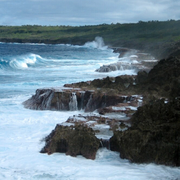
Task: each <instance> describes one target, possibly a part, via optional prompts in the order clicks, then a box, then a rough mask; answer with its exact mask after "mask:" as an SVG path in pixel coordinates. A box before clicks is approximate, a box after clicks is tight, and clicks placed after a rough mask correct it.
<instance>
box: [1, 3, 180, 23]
mask: <svg viewBox="0 0 180 180" xmlns="http://www.w3.org/2000/svg"><path fill="white" fill-rule="evenodd" d="M170 19H174V20H178V19H180V1H179V0H0V25H26V24H32V25H34V24H36V25H73V26H79V25H95V24H103V23H107V24H110V23H130V22H135V23H136V22H138V21H140V20H141V21H151V20H159V21H164V20H170Z"/></svg>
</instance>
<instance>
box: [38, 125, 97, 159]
mask: <svg viewBox="0 0 180 180" xmlns="http://www.w3.org/2000/svg"><path fill="white" fill-rule="evenodd" d="M45 142H46V144H45V146H44V148H43V149H42V150H41V153H48V154H52V153H55V152H60V153H66V154H67V155H71V156H77V155H82V156H84V157H85V158H87V159H95V157H96V152H97V150H98V148H99V147H100V141H99V140H98V139H97V138H96V136H95V133H94V131H93V130H92V129H91V128H89V127H87V126H84V125H75V126H62V125H56V127H55V129H54V130H53V131H52V132H51V133H50V134H49V135H48V136H47V137H46V138H45Z"/></svg>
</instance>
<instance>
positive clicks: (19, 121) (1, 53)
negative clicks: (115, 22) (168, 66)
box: [0, 38, 180, 180]
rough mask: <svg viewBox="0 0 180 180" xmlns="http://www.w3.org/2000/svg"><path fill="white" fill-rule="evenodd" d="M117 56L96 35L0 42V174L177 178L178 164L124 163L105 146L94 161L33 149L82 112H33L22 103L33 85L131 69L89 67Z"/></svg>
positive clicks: (43, 178)
mask: <svg viewBox="0 0 180 180" xmlns="http://www.w3.org/2000/svg"><path fill="white" fill-rule="evenodd" d="M118 55H119V54H116V53H113V51H112V49H109V48H108V47H106V46H105V45H104V44H103V42H102V39H101V38H99V39H96V40H95V41H93V42H88V43H86V44H85V45H83V46H73V45H70V44H57V45H50V44H49V45H47V44H28V43H27V44H18V43H0V179H2V180H3V179H7V180H50V179H53V180H81V179H82V180H105V179H107V180H129V179H130V180H154V179H159V180H179V179H180V168H175V167H169V166H162V165H155V164H153V163H151V164H135V163H130V162H129V161H128V160H124V159H120V157H119V153H116V152H112V151H110V150H107V149H105V148H102V149H99V150H98V152H97V155H96V159H95V160H87V159H85V158H84V157H82V156H78V157H71V156H66V155H65V154H63V153H55V154H52V155H47V154H41V153H39V151H40V150H41V148H42V147H43V146H44V141H42V139H43V138H44V137H45V136H47V135H48V134H49V133H50V132H51V131H52V130H53V129H54V128H55V126H56V124H57V123H62V122H64V121H66V120H67V119H68V117H69V116H73V115H77V114H79V113H81V114H82V113H83V112H82V111H68V112H67V111H35V110H29V109H25V108H24V107H23V105H22V102H24V101H25V100H27V99H28V98H30V97H31V96H32V95H33V94H35V91H36V89H38V88H48V87H56V88H58V87H62V86H63V85H64V84H67V83H73V82H80V81H87V80H93V79H97V78H103V77H106V76H117V75H124V74H129V75H130V74H136V73H137V72H136V71H135V70H134V69H130V70H129V69H128V70H126V69H124V70H121V71H114V72H109V73H99V72H95V70H96V69H97V68H99V67H100V66H102V65H104V64H105V65H106V64H110V63H115V62H117V61H118V60H119V59H118ZM127 61H128V60H127Z"/></svg>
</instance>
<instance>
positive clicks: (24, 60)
mask: <svg viewBox="0 0 180 180" xmlns="http://www.w3.org/2000/svg"><path fill="white" fill-rule="evenodd" d="M41 59H42V57H41V56H39V55H37V54H27V55H23V56H17V57H14V58H13V59H9V60H4V59H1V60H0V68H1V69H22V70H23V69H27V68H28V67H30V66H33V65H34V64H36V62H37V61H40V60H41Z"/></svg>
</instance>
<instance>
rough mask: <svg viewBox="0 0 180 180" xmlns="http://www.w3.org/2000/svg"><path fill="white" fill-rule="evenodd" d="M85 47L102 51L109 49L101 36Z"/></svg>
mask: <svg viewBox="0 0 180 180" xmlns="http://www.w3.org/2000/svg"><path fill="white" fill-rule="evenodd" d="M84 47H87V48H96V49H102V50H105V49H107V46H105V43H104V40H103V38H102V37H99V36H97V37H96V38H95V40H94V41H92V42H87V43H85V44H84Z"/></svg>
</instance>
